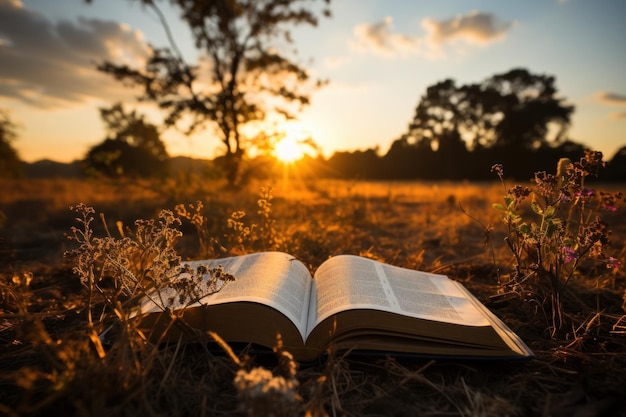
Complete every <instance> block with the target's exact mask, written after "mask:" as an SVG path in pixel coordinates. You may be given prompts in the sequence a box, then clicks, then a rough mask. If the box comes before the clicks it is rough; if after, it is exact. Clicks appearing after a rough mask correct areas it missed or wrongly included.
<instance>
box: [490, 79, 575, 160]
mask: <svg viewBox="0 0 626 417" xmlns="http://www.w3.org/2000/svg"><path fill="white" fill-rule="evenodd" d="M554 82H555V79H554V77H553V76H548V75H537V74H531V73H530V72H528V70H525V69H513V70H511V71H509V72H507V73H505V74H499V75H494V76H493V77H491V78H490V79H488V80H487V81H486V82H485V83H484V85H483V91H492V90H493V91H495V92H496V93H497V94H496V95H494V96H495V97H498V101H497V102H496V103H491V104H492V106H493V108H492V109H490V110H491V112H494V110H495V112H496V114H498V113H499V114H501V115H502V118H501V121H500V122H499V123H498V124H497V125H496V127H495V130H496V135H495V143H494V145H495V146H504V147H515V148H531V149H538V148H539V147H540V146H542V145H546V144H548V143H550V142H553V143H555V144H558V143H560V142H562V141H563V140H564V139H565V132H566V130H567V128H568V127H569V124H570V117H571V115H572V113H573V112H574V106H571V105H567V104H565V100H564V99H562V98H560V97H559V96H558V93H557V89H556V87H555V85H554ZM551 128H552V129H553V130H554V132H555V134H554V137H553V138H551V139H552V140H550V138H549V137H548V136H549V131H550V129H551Z"/></svg>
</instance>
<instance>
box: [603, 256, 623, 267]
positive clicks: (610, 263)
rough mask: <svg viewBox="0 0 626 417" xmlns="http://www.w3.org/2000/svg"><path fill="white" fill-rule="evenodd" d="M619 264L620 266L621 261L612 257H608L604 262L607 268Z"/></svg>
mask: <svg viewBox="0 0 626 417" xmlns="http://www.w3.org/2000/svg"><path fill="white" fill-rule="evenodd" d="M620 266H622V263H621V262H620V261H619V260H618V259H617V258H614V257H612V256H611V257H609V259H608V260H607V262H606V267H607V268H609V269H618V268H619V267H620Z"/></svg>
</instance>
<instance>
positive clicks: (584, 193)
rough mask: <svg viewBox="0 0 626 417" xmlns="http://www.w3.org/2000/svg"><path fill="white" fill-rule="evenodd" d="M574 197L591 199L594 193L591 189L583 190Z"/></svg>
mask: <svg viewBox="0 0 626 417" xmlns="http://www.w3.org/2000/svg"><path fill="white" fill-rule="evenodd" d="M574 195H575V196H576V197H578V198H586V197H593V196H594V195H595V191H594V190H592V189H588V188H583V189H582V190H579V191H577V192H576V193H575V194H574Z"/></svg>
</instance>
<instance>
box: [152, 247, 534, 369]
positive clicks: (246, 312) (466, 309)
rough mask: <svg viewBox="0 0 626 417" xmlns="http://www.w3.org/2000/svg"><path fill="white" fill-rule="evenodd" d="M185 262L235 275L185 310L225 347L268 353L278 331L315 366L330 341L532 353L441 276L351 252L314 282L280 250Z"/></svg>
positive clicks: (464, 353) (345, 345)
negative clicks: (253, 346) (262, 348)
mask: <svg viewBox="0 0 626 417" xmlns="http://www.w3.org/2000/svg"><path fill="white" fill-rule="evenodd" d="M187 263H188V264H189V265H190V266H192V267H195V266H197V265H200V264H201V265H206V266H208V267H214V266H218V265H221V266H223V268H224V271H225V272H227V273H230V274H232V275H233V276H234V277H235V281H233V282H229V283H228V284H227V285H224V286H223V288H222V289H221V290H220V291H219V292H216V293H213V294H211V295H208V296H206V297H204V298H203V299H201V300H200V301H199V302H198V303H195V304H193V305H191V306H188V307H186V309H185V311H184V312H183V317H184V319H185V321H186V322H187V323H188V324H190V325H191V326H192V327H194V328H197V329H200V330H203V331H204V330H206V331H209V330H211V331H214V332H216V333H217V334H218V335H219V336H220V337H221V338H222V339H224V340H225V341H226V342H229V343H234V342H244V343H254V344H258V345H262V346H265V347H269V348H271V347H273V346H275V345H276V340H277V334H280V336H281V338H282V341H283V345H284V346H285V348H286V349H287V350H288V351H289V352H291V353H292V354H293V355H294V357H295V358H296V359H297V360H299V361H310V360H314V359H316V358H317V357H319V356H320V355H321V354H323V353H324V352H325V351H326V350H327V349H328V348H329V347H330V346H331V345H332V346H333V347H334V348H336V349H338V350H351V351H376V352H397V353H408V354H418V355H424V356H434V357H458V358H479V357H483V358H530V357H532V356H533V353H532V352H531V351H530V349H529V348H528V347H527V346H526V345H525V344H524V343H523V342H522V340H521V339H520V338H519V337H518V336H517V335H516V334H515V333H513V332H512V331H511V330H510V329H509V328H508V327H507V326H506V325H505V324H504V323H503V322H502V321H500V320H499V319H498V318H497V317H496V316H494V315H493V314H492V313H491V312H490V311H489V310H488V309H487V308H486V307H485V306H484V305H482V304H481V303H480V302H479V301H478V300H477V299H476V298H475V297H474V296H473V295H471V294H470V293H469V292H468V291H467V290H466V289H465V288H464V287H463V286H462V285H461V284H460V283H458V282H456V281H453V280H451V279H449V278H448V277H446V276H444V275H436V274H430V273H425V272H420V271H415V270H410V269H405V268H399V267H396V266H391V265H388V264H384V263H381V262H377V261H374V260H371V259H367V258H363V257H359V256H353V255H340V256H336V257H332V258H330V259H328V260H327V261H325V262H324V263H322V265H320V266H319V268H318V269H317V271H316V272H315V275H314V276H313V277H312V276H311V274H310V272H309V270H308V269H307V267H306V266H305V265H304V264H303V263H302V262H300V261H298V260H297V259H295V258H294V257H293V256H291V255H288V254H286V253H282V252H261V253H255V254H251V255H244V256H236V257H230V258H224V259H216V260H210V261H194V262H187ZM163 291H165V290H162V292H163ZM167 291H170V292H173V290H167ZM162 295H163V297H160V298H161V299H168V298H169V299H171V298H172V296H173V295H175V294H173V293H169V294H162ZM157 298H158V297H152V298H151V299H146V300H145V301H144V302H143V304H142V306H141V311H142V313H143V315H142V317H143V319H142V320H143V321H142V326H145V328H146V329H148V328H149V329H151V331H152V332H153V336H154V335H159V336H160V335H161V334H162V333H163V331H164V327H163V326H165V325H166V324H167V323H168V319H167V318H166V317H164V316H165V314H163V313H162V308H161V307H159V306H158V305H156V304H155V303H156V302H157V301H155V300H156V299H157ZM179 307H181V308H182V306H179ZM170 308H174V309H175V308H176V305H174V306H173V307H170ZM159 323H161V325H159ZM159 332H160V333H159ZM178 336H179V334H177V333H176V330H175V328H173V327H171V328H170V329H169V330H168V331H167V333H166V338H167V339H170V340H171V339H174V340H175V338H178Z"/></svg>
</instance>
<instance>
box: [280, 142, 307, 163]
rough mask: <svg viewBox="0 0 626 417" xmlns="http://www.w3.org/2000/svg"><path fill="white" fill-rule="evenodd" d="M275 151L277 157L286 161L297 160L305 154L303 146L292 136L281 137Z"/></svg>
mask: <svg viewBox="0 0 626 417" xmlns="http://www.w3.org/2000/svg"><path fill="white" fill-rule="evenodd" d="M275 151H276V157H277V158H278V159H280V160H281V161H283V162H285V163H289V162H294V161H297V160H298V159H300V158H302V157H303V156H304V152H303V151H302V146H301V145H300V144H299V143H298V141H297V140H296V139H294V138H293V137H291V136H287V137H285V138H283V139H281V141H280V142H278V143H277V144H276V147H275Z"/></svg>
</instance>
